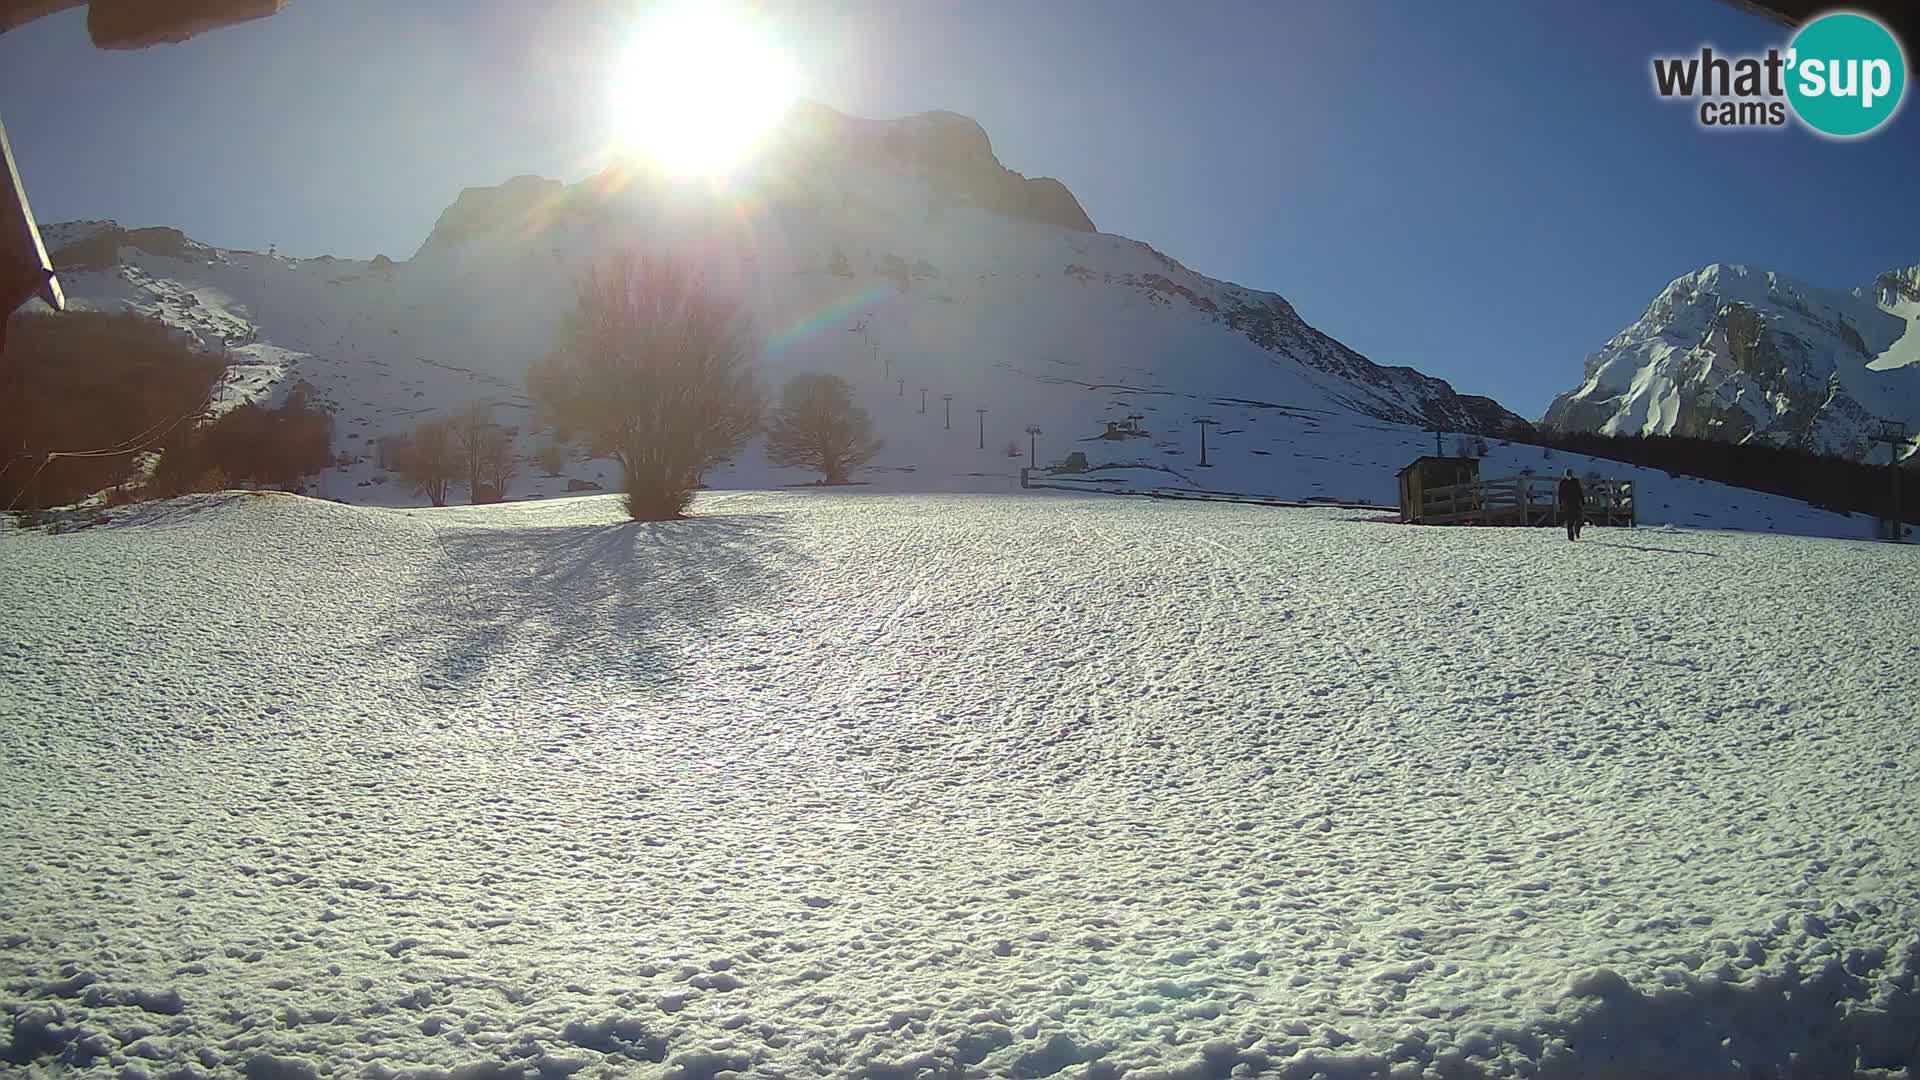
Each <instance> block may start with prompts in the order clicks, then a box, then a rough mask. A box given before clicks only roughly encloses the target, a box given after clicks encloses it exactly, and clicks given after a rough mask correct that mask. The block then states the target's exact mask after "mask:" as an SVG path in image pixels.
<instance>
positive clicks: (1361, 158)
mask: <svg viewBox="0 0 1920 1080" xmlns="http://www.w3.org/2000/svg"><path fill="white" fill-rule="evenodd" d="M630 7H631V5H627V4H621V3H614V2H609V0H593V2H586V0H524V2H521V0H458V2H454V0H420V2H414V3H406V4H397V3H391V2H390V0H295V2H294V3H293V4H292V5H291V6H290V7H289V8H288V9H287V10H286V11H285V12H284V13H282V14H281V15H279V16H276V17H275V18H272V19H268V20H264V21H260V22H255V23H250V24H247V25H243V26H239V27H235V28H232V29H228V30H224V31H221V32H218V33H215V34H211V35H208V36H206V37H203V38H199V39H196V40H194V41H191V42H188V43H186V44H183V45H178V46H170V47H162V48H155V49H151V50H147V51H144V52H136V53H120V52H99V51H96V50H94V49H92V48H91V46H90V45H88V43H87V41H86V33H85V27H84V18H83V16H82V14H81V13H80V12H77V11H75V12H68V13H65V14H62V15H57V16H53V17H50V18H47V19H44V20H41V21H40V22H38V23H35V24H32V25H30V26H28V27H26V28H24V29H21V30H16V31H14V32H11V33H8V34H6V35H0V110H3V112H0V115H3V116H4V118H5V120H6V122H7V126H8V132H9V134H10V136H11V137H12V140H13V143H14V149H15V151H16V153H17V154H18V155H19V156H20V158H21V165H22V170H23V173H24V178H25V180H26V183H27V186H28V192H29V195H30V197H31V198H32V200H33V202H34V207H35V210H36V212H37V213H38V215H39V216H40V217H41V219H42V220H43V221H58V220H64V219H68V218H76V217H111V218H115V219H117V220H119V221H121V222H123V223H126V224H167V225H175V226H178V227H180V228H183V229H185V230H186V231H187V232H188V233H189V234H190V235H193V236H194V237H196V238H198V239H201V240H205V241H207V242H209V243H214V244H220V245H224V246H233V247H251V248H262V249H263V248H265V247H266V246H267V245H268V244H269V243H275V244H278V245H279V247H280V249H281V250H282V251H283V252H286V253H288V254H298V255H319V254H334V255H342V256H359V257H367V256H371V255H373V254H375V253H386V254H389V255H392V256H394V257H396V258H403V257H405V256H407V255H409V254H411V252H412V251H413V249H414V248H416V247H417V246H418V245H419V243H420V242H421V240H423V239H424V238H425V236H426V234H427V231H428V230H429V229H430V228H431V227H432V224H433V221H434V219H435V217H436V216H437V215H438V214H439V212H440V211H441V210H442V209H443V208H444V207H445V206H446V205H447V204H448V203H449V202H450V201H452V199H453V197H454V196H455V195H456V194H458V192H459V190H460V189H461V188H462V187H466V186H471V185H482V184H493V183H498V182H499V181H501V180H504V179H506V178H507V177H509V176H513V175H517V174H522V173H537V174H541V175H547V176H556V177H560V178H562V179H565V180H569V181H572V180H577V179H579V178H581V177H583V176H585V175H587V174H588V173H589V172H591V171H593V169H595V168H596V167H597V166H598V165H599V164H600V161H601V158H600V157H599V153H600V151H599V147H601V146H602V145H604V143H605V135H606V124H607V116H606V110H605V109H604V107H603V99H604V96H605V95H604V90H603V87H604V86H605V85H606V84H607V81H608V78H609V69H610V67H611V64H612V59H613V55H614V51H615V48H614V47H615V45H616V44H617V41H618V37H619V33H618V31H619V27H620V26H621V24H622V23H623V21H624V20H625V19H626V18H628V17H629V9H630ZM773 11H774V15H775V20H776V23H777V25H779V26H780V27H781V28H782V32H783V33H784V34H785V36H786V40H787V43H788V45H789V47H790V48H791V49H792V50H793V52H794V53H795V55H796V57H797V59H798V60H799V62H800V64H801V65H802V67H803V69H804V74H803V77H804V80H805V85H804V87H803V92H804V93H805V94H806V95H807V96H809V97H813V98H816V99H818V100H821V101H824V102H826V103H827V104H829V105H832V106H834V107H836V108H839V109H842V110H844V111H847V112H852V113H856V114H859V115H865V116H876V117H885V116H894V115H901V114H905V113H911V112H919V111H923V110H927V109H934V108H945V109H952V110H954V111H956V112H961V113H965V114H967V115H969V116H972V117H974V118H976V119H977V120H979V121H980V122H981V124H982V125H983V126H985V128H986V129H987V132H988V133H989V135H990V136H991V137H992V139H993V142H994V147H995V149H996V151H997V152H998V153H999V155H1000V158H1001V160H1002V161H1003V162H1004V163H1005V164H1006V165H1007V166H1008V167H1010V168H1013V169H1017V170H1019V171H1021V172H1024V173H1027V174H1029V175H1050V176H1057V177H1059V178H1060V179H1062V180H1063V181H1065V182H1066V184H1067V185H1068V187H1070V188H1071V189H1072V190H1073V192H1074V193H1075V195H1077V196H1078V197H1079V199H1080V202H1081V203H1082V205H1084V206H1085V207H1086V209H1087V212H1088V213H1089V214H1090V215H1091V216H1092V217H1093V219H1094V222H1095V223H1096V224H1097V225H1098V226H1099V227H1100V228H1101V229H1103V230H1105V231H1109V232H1117V233H1121V234H1124V235H1126V236H1130V237H1134V238H1136V239H1139V240H1144V241H1146V242H1148V243H1151V244H1153V245H1154V246H1155V247H1158V248H1160V249H1161V250H1163V251H1165V252H1167V253H1168V254H1170V255H1173V256H1174V257H1176V258H1178V259H1180V260H1181V261H1183V262H1184V263H1186V264H1187V265H1188V266H1190V267H1192V268H1194V269H1195V270H1198V271H1201V272H1203V273H1206V274H1209V275H1211V276H1214V277H1220V278H1226V279H1229V280H1232V281H1237V282H1240V283H1242V284H1245V285H1249V286H1253V287H1256V288H1262V289H1270V290H1273V291H1275V292H1279V293H1281V294H1283V295H1285V296H1286V297H1287V298H1288V299H1289V300H1291V301H1292V302H1293V303H1294V304H1295V306H1296V307H1297V308H1298V309H1299V311H1300V312H1301V314H1302V315H1303V316H1304V317H1306V319H1307V320H1308V321H1309V322H1312V323H1313V324H1314V325H1316V326H1318V327H1320V328H1321V329H1322V330H1325V331H1326V332H1328V333H1330V334H1332V335H1334V336H1335V337H1337V338H1339V339H1341V340H1342V341H1345V342H1346V343H1347V344H1349V345H1351V346H1353V347H1354V348H1357V349H1359V350H1360V351H1361V352H1363V353H1366V354H1367V355H1368V356H1370V357H1372V358H1373V359H1374V360H1375V361H1378V362H1380V363H1385V364H1409V365H1412V366H1414V367H1416V368H1419V369H1421V370H1423V371H1425V372H1428V373H1429V374H1433V375H1437V376H1440V377H1442V378H1445V379H1447V380H1449V381H1450V382H1452V383H1453V384H1454V385H1455V386H1456V387H1457V388H1459V389H1461V390H1462V391H1465V392H1469V393H1481V394H1488V395H1491V396H1493V397H1495V398H1497V399H1499V400H1500V401H1501V402H1502V403H1503V404H1505V405H1507V406H1508V407H1509V408H1512V409H1514V410H1515V411H1517V412H1520V413H1522V414H1523V415H1526V416H1529V417H1535V416H1538V415H1539V413H1540V412H1541V411H1542V410H1543V409H1544V408H1545V406H1546V403H1547V401H1548V399H1549V398H1550V397H1551V396H1552V395H1553V394H1554V393H1556V392H1558V391H1560V390H1563V389H1566V388H1567V387H1569V386H1571V385H1572V384H1573V383H1575V382H1576V381H1577V380H1578V377H1579V374H1580V364H1581V361H1582V359H1583V358H1584V357H1585V356H1586V354H1587V353H1589V352H1591V351H1592V350H1594V349H1596V348H1598V347H1599V346H1600V345H1601V344H1602V343H1604V342H1605V341H1606V339H1607V338H1609V337H1610V336H1612V335H1613V334H1614V333H1615V332H1617V331H1618V330H1619V329H1621V328H1622V327H1623V326H1625V325H1626V324H1627V323H1628V322H1630V321H1632V320H1633V319H1634V318H1635V317H1637V316H1638V314H1639V313H1640V311H1641V310H1642V309H1643V308H1644V307H1645V305H1646V303H1647V302H1648V301H1649V300H1650V299H1651V298H1652V297H1653V295H1654V294H1655V293H1656V292H1657V291H1658V290H1659V289H1660V288H1661V286H1663V285H1664V284H1665V283H1666V282H1667V281H1668V280H1670V279H1671V278H1673V277H1675V276H1676V275H1678V274H1681V273H1683V272H1685V271H1687V270H1690V269H1693V268H1695V267H1698V266H1701V265H1704V264H1706V263H1709V262H1715V261H1726V262H1746V263H1751V264H1754V265H1757V266H1761V267H1766V268H1769V269H1778V270H1781V271H1783V272H1786V273H1789V274H1792V275H1794V276H1797V277H1800V278H1803V279H1806V280H1808V281H1811V282H1813V283H1815V284H1821V285H1829V286H1835V287H1850V286H1852V285H1855V284H1861V283H1864V282H1865V281H1866V280H1868V279H1869V278H1871V277H1872V275H1873V274H1875V273H1876V272H1878V271H1880V270H1883V269H1888V268H1892V267H1894V266H1902V265H1912V264H1914V263H1916V262H1920V205H1917V204H1916V201H1915V197H1914V195H1913V192H1914V191H1915V190H1916V187H1915V185H1916V178H1920V110H1916V109H1915V108H1914V107H1913V106H1912V104H1911V103H1910V102H1909V103H1908V106H1907V107H1905V108H1903V109H1902V111H1901V113H1900V114H1899V115H1898V116H1897V117H1896V118H1895V119H1894V121H1893V122H1892V123H1891V124H1890V125H1889V126H1887V127H1885V128H1882V129H1881V130H1880V131H1879V132H1878V133H1876V134H1875V135H1873V136H1872V137H1870V138H1868V139H1865V140H1857V141H1853V142H1835V141H1828V140H1824V139H1821V138H1819V137H1817V136H1814V135H1811V134H1808V133H1806V132H1804V131H1802V130H1799V129H1798V128H1790V129H1788V130H1784V131H1779V130H1774V131H1762V132H1751V133H1726V132H1710V131H1704V130H1701V129H1700V128H1698V127H1697V126H1696V125H1695V123H1694V120H1693V117H1692V112H1691V111H1690V109H1689V108H1688V106H1686V105H1684V104H1678V103H1670V102H1662V101H1659V100H1658V99H1656V98H1655V96H1654V94H1653V92H1652V89H1651V79H1650V76H1649V73H1648V72H1649V61H1650V58H1651V57H1652V56H1653V55H1655V54H1656V53H1659V54H1685V53H1688V52H1694V51H1697V50H1698V47H1699V46H1700V45H1701V44H1703V43H1710V44H1712V45H1714V46H1715V47H1716V49H1717V50H1722V51H1727V52H1734V53H1739V52H1757V51H1760V50H1762V49H1764V48H1765V47H1766V46H1768V45H1772V44H1784V42H1785V39H1786V38H1787V36H1788V32H1787V31H1786V30H1785V28H1782V27H1777V26H1775V25H1774V24H1773V23H1770V22H1768V21H1766V20H1764V19H1760V18H1757V17H1754V16H1751V15H1747V14H1745V13H1743V12H1741V11H1738V10H1735V9H1733V8H1730V7H1728V6H1725V5H1723V4H1720V3H1717V2H1714V0H1647V2H1643V3H1621V4H1607V5H1602V4H1581V5H1578V6H1575V5H1571V4H1563V3H1546V4H1541V3H1535V2H1530V0H1529V2H1520V0H1514V2H1500V0H1476V2H1475V3H1473V4H1466V5H1442V4H1432V3H1414V2H1405V3H1400V2H1395V3H1370V2H1363V0H1354V2H1344V0H1314V2H1299V3H1282V2H1267V3H1244V4H1240V3H1228V2H1226V0H1219V2H1209V3H1205V4H1196V5H1172V4H1165V3H1160V2H1147V0H1107V2H1104V3H1101V2H1078V0H1050V2H1048V3H1040V4H1035V3H1026V2H1002V0H984V2H976V3H966V4H960V3H928V4H913V3H905V2H899V3H894V2H874V3H863V4H855V3H838V4H832V3H825V2H822V3H817V4H806V5H800V4H794V5H793V6H791V7H789V8H785V9H781V8H775V9H773ZM1915 93H1920V91H1911V90H1910V91H1909V94H1908V96H1909V97H1911V96H1914V94H1915Z"/></svg>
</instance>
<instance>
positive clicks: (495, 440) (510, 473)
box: [474, 426, 520, 502]
mask: <svg viewBox="0 0 1920 1080" xmlns="http://www.w3.org/2000/svg"><path fill="white" fill-rule="evenodd" d="M519 473H520V464H519V462H517V461H515V460H514V457H513V436H511V435H508V434H507V432H506V429H504V428H501V427H497V426H496V427H491V428H488V429H487V433H486V434H485V435H483V436H482V437H481V442H480V467H479V476H480V488H479V490H480V491H481V492H482V493H484V495H485V496H486V498H485V499H484V500H483V499H482V498H481V497H480V496H475V498H474V501H475V502H481V501H486V502H498V501H499V500H501V499H504V498H506V497H507V487H508V485H510V484H512V483H513V478H514V477H515V476H518V475H519Z"/></svg>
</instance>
